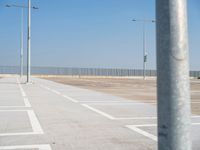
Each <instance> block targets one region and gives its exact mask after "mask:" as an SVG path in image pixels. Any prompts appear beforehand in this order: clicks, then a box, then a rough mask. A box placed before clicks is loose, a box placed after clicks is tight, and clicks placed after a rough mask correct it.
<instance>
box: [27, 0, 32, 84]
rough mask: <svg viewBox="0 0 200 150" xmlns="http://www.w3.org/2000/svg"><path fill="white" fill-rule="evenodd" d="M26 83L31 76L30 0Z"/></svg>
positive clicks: (29, 0) (29, 1) (29, 3)
mask: <svg viewBox="0 0 200 150" xmlns="http://www.w3.org/2000/svg"><path fill="white" fill-rule="evenodd" d="M27 38H28V42H27V83H29V82H30V76H31V0H28V37H27Z"/></svg>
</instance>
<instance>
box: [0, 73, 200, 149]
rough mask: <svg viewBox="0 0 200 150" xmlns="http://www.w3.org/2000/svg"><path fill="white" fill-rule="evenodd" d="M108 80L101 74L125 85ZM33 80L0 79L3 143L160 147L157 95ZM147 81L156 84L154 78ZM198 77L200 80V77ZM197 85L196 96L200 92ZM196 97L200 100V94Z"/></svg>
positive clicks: (197, 125) (195, 129)
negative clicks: (157, 125) (141, 97)
mask: <svg viewBox="0 0 200 150" xmlns="http://www.w3.org/2000/svg"><path fill="white" fill-rule="evenodd" d="M73 80H74V79H73ZM80 80H83V79H80ZM87 80H88V81H87V82H89V81H90V80H92V81H93V80H94V79H87ZM105 80H106V79H101V82H102V84H111V83H114V85H117V86H118V85H119V86H122V85H121V84H119V83H117V82H116V81H117V80H115V79H113V81H112V82H111V83H110V82H109V83H107V82H105ZM32 81H33V84H24V82H25V79H20V78H19V77H9V78H8V77H7V78H2V79H0V92H1V95H0V118H1V121H0V122H1V123H0V137H1V142H0V149H2V150H8V149H9V150H14V149H17V150H19V149H20V150H64V149H66V150H67V149H70V150H71V149H72V150H80V149H81V150H102V149H106V150H108V149H112V150H132V149H134V150H150V149H152V150H155V149H156V144H157V137H156V119H157V118H156V105H155V104H156V101H155V99H150V100H149V99H146V98H147V97H148V94H147V93H146V94H147V97H145V99H139V97H137V98H135V99H133V98H128V97H127V95H128V94H126V96H122V95H121V93H120V92H119V91H118V93H119V95H117V94H114V93H115V92H116V91H117V89H118V90H119V86H118V88H117V87H116V88H113V89H114V90H113V91H114V92H112V93H110V92H106V88H105V87H104V88H102V89H104V90H105V91H103V90H102V91H100V90H97V89H90V88H88V87H85V88H83V86H82V87H80V86H72V85H65V84H60V83H56V82H52V81H49V80H44V79H39V78H33V79H32ZM76 81H77V80H76ZM119 81H120V80H119ZM85 82H86V81H85ZM96 82H97V81H94V82H92V84H98V83H96ZM103 82H104V83H103ZM132 82H135V81H132ZM147 82H150V83H151V82H152V85H153V86H155V84H154V83H153V82H154V80H148V81H147ZM192 82H194V85H195V86H197V85H199V81H198V80H197V81H196V80H195V81H192ZM127 84H129V85H131V84H132V83H131V82H127ZM135 85H136V84H135ZM87 86H88V85H87ZM125 87H128V85H125ZM143 87H144V86H143V85H142V84H141V87H137V86H136V87H135V88H136V89H138V90H135V95H141V93H142V92H143V91H142V88H143ZM93 88H94V87H93ZM148 88H149V91H155V89H153V88H151V87H148ZM193 88H194V87H193V85H192V90H193V92H192V93H195V95H194V97H196V96H197V95H198V94H199V92H198V89H196V87H195V88H194V89H193ZM115 89H116V90H115ZM107 91H109V90H107ZM141 91H142V92H141ZM194 91H195V92H194ZM137 92H138V93H139V94H138V93H137ZM122 93H123V92H122ZM153 94H154V93H153ZM153 94H152V95H153ZM120 95H121V96H120ZM123 95H124V94H123ZM133 96H134V94H133V95H132V97H133ZM154 96H155V95H154ZM146 100H147V101H146ZM192 102H196V103H197V104H198V97H196V98H195V100H193V101H192ZM191 118H192V140H193V149H194V150H198V149H200V144H199V139H200V135H199V134H198V133H199V132H200V116H199V115H198V113H193V114H192V116H191Z"/></svg>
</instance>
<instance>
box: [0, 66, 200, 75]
mask: <svg viewBox="0 0 200 150" xmlns="http://www.w3.org/2000/svg"><path fill="white" fill-rule="evenodd" d="M24 71H25V72H24V74H25V73H26V67H24ZM19 72H20V68H19V67H17V66H1V67H0V74H19ZM31 73H32V74H34V75H71V76H119V77H120V76H121V77H123V76H143V70H141V69H104V68H63V67H32V68H31ZM146 76H156V70H146ZM190 76H191V77H200V71H190Z"/></svg>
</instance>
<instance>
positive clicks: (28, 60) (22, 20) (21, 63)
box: [5, 2, 38, 83]
mask: <svg viewBox="0 0 200 150" xmlns="http://www.w3.org/2000/svg"><path fill="white" fill-rule="evenodd" d="M29 3H30V2H29ZM30 4H31V3H30ZM5 7H17V8H21V9H22V16H21V44H20V45H21V48H20V76H21V77H22V76H23V55H24V39H23V34H24V30H23V28H24V26H23V24H24V8H28V10H29V8H30V10H31V9H38V7H35V6H33V7H31V5H30V6H29V5H28V7H27V6H24V5H15V4H10V5H9V4H7V5H6V6H5ZM28 18H30V13H29V15H28ZM29 20H30V19H28V51H27V55H28V57H27V83H28V82H29V81H30V80H29V79H30V48H29V45H30V43H29V42H30V35H29V34H30V22H29Z"/></svg>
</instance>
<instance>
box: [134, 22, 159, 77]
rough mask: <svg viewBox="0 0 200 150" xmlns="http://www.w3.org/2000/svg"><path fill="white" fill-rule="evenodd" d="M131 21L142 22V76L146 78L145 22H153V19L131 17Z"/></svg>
mask: <svg viewBox="0 0 200 150" xmlns="http://www.w3.org/2000/svg"><path fill="white" fill-rule="evenodd" d="M132 21H137V22H142V23H143V78H144V80H145V79H146V63H147V52H146V23H155V22H156V21H155V20H146V19H133V20H132Z"/></svg>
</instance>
